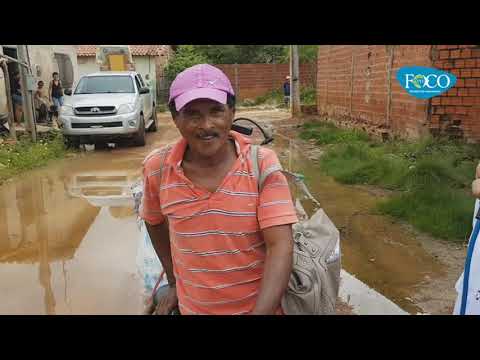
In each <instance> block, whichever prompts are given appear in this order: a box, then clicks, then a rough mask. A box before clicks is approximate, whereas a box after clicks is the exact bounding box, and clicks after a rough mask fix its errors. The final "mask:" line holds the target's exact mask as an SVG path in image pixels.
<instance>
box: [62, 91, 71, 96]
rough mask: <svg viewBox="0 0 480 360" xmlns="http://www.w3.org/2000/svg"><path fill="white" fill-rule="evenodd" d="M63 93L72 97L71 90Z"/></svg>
mask: <svg viewBox="0 0 480 360" xmlns="http://www.w3.org/2000/svg"><path fill="white" fill-rule="evenodd" d="M64 93H65V95H68V96H72V89H66V90H65V91H64Z"/></svg>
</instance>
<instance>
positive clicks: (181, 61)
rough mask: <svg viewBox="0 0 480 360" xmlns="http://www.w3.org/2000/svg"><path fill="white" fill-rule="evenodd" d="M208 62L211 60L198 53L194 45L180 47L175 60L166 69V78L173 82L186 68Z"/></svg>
mask: <svg viewBox="0 0 480 360" xmlns="http://www.w3.org/2000/svg"><path fill="white" fill-rule="evenodd" d="M208 62H209V59H208V58H207V57H206V56H205V55H203V54H202V53H200V52H198V51H197V50H196V49H195V47H194V46H193V45H180V46H178V47H177V49H176V51H175V56H174V57H173V59H172V60H171V61H169V62H168V64H167V66H166V67H165V76H166V77H167V79H168V80H169V81H173V80H174V79H175V77H176V76H177V74H179V73H181V72H182V71H183V70H185V69H186V68H189V67H190V66H193V65H197V64H204V63H208Z"/></svg>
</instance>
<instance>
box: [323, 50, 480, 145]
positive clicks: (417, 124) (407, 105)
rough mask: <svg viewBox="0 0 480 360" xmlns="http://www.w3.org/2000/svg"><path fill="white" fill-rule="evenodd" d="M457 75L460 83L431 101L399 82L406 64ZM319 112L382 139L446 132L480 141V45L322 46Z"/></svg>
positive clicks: (450, 134)
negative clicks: (400, 69) (412, 92)
mask: <svg viewBox="0 0 480 360" xmlns="http://www.w3.org/2000/svg"><path fill="white" fill-rule="evenodd" d="M415 65H416V66H428V67H435V68H438V69H442V70H445V71H449V72H451V73H453V74H454V75H455V76H456V77H457V83H456V85H455V86H454V87H453V88H452V89H450V90H449V91H447V92H446V93H444V94H442V95H441V96H437V97H434V98H432V99H428V100H422V99H417V98H415V97H412V96H411V95H409V94H408V93H407V92H406V91H405V90H404V89H403V88H402V87H401V86H400V84H399V83H398V81H397V79H396V71H397V70H398V69H399V68H400V67H403V66H415ZM317 66H318V68H317V107H318V112H319V114H320V115H323V116H327V117H328V118H329V119H331V120H332V121H334V122H336V123H337V124H339V125H342V126H346V127H357V128H362V129H364V130H366V131H368V132H369V133H373V134H377V135H381V136H383V137H384V138H386V137H390V136H392V135H397V136H400V137H411V138H415V137H420V136H423V135H427V134H433V135H439V134H447V135H449V136H451V137H456V138H462V139H464V140H466V141H469V142H479V141H480V45H322V46H320V47H319V51H318V62H317Z"/></svg>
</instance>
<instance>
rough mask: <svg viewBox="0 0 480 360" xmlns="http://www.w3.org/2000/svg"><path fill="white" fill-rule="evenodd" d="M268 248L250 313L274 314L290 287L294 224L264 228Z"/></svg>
mask: <svg viewBox="0 0 480 360" xmlns="http://www.w3.org/2000/svg"><path fill="white" fill-rule="evenodd" d="M262 235H263V239H264V240H265V245H266V249H267V254H266V258H265V266H264V270H263V279H262V282H261V286H260V293H259V295H258V298H257V303H256V304H255V308H254V309H253V311H252V312H251V313H250V315H273V314H275V313H276V311H277V310H278V307H279V306H280V303H281V300H282V296H283V294H284V292H285V290H286V289H287V287H288V281H289V280H290V274H291V272H292V261H293V238H292V225H278V226H272V227H270V228H267V229H264V230H263V231H262Z"/></svg>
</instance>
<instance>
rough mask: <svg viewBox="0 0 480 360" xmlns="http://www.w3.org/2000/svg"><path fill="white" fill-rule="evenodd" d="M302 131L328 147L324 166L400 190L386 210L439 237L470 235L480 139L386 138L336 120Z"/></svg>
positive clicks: (340, 176)
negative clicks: (479, 141)
mask: <svg viewBox="0 0 480 360" xmlns="http://www.w3.org/2000/svg"><path fill="white" fill-rule="evenodd" d="M300 137H301V138H302V139H306V140H309V139H315V140H316V144H318V145H321V146H324V147H325V148H326V151H325V154H324V155H323V156H322V158H321V160H320V166H321V168H322V170H323V171H325V173H326V174H327V175H330V176H332V177H334V178H335V180H337V181H339V182H341V183H345V184H369V185H375V186H378V187H381V188H385V189H390V190H396V191H398V195H394V196H393V197H391V198H389V199H387V200H385V201H383V202H381V203H380V204H379V206H378V210H379V211H380V212H381V213H383V214H388V215H391V216H393V217H396V218H400V219H403V220H406V221H407V222H409V223H411V224H412V225H414V226H415V227H416V228H417V229H419V230H421V231H424V232H426V233H429V234H431V235H434V236H436V237H440V238H444V239H450V240H458V241H461V240H464V239H465V237H466V236H468V234H469V232H470V230H471V219H472V210H473V203H474V199H473V198H472V197H471V195H470V185H471V182H472V180H473V177H474V173H475V167H476V165H477V161H478V159H479V158H480V147H479V146H478V145H469V144H464V143H460V142H455V141H448V140H444V139H439V140H437V139H432V138H426V139H423V140H420V141H415V142H407V141H402V140H392V141H389V142H386V143H382V142H380V141H378V140H375V139H370V138H369V137H368V135H367V134H366V133H364V132H362V131H359V130H347V129H339V128H337V127H335V126H334V125H333V124H331V123H307V124H305V125H304V126H303V129H302V132H301V134H300Z"/></svg>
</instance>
